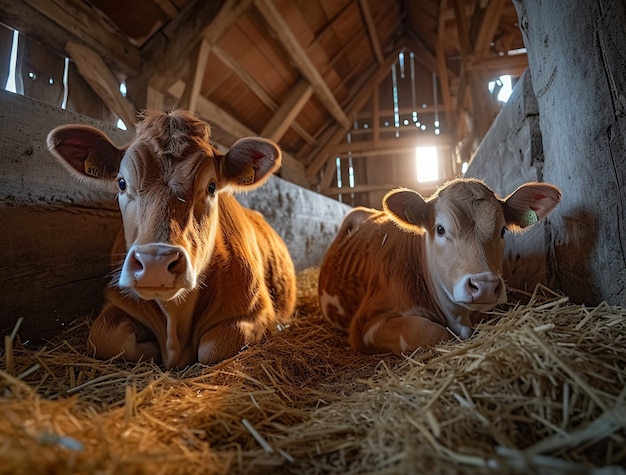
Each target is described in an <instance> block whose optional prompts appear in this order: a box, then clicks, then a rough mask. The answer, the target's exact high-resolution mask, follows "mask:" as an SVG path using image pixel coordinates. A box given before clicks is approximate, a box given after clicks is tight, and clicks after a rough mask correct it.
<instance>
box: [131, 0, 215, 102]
mask: <svg viewBox="0 0 626 475" xmlns="http://www.w3.org/2000/svg"><path fill="white" fill-rule="evenodd" d="M222 3H223V2H222V1H211V2H208V1H205V0H193V1H192V2H190V3H189V4H188V5H187V7H185V9H184V10H183V11H182V12H180V14H178V16H176V18H174V19H173V20H172V21H171V22H169V23H168V24H167V25H165V27H163V28H162V29H161V31H159V33H158V34H156V35H155V36H154V37H152V38H151V39H150V40H149V41H148V43H146V45H145V46H144V47H143V49H142V53H143V57H144V59H145V63H144V68H143V71H142V73H141V78H139V79H136V81H137V82H138V83H139V84H141V82H145V83H147V82H149V81H150V80H151V79H152V78H153V76H155V75H157V76H159V77H160V78H161V79H163V84H161V87H162V89H160V90H161V92H165V91H166V90H167V89H168V88H169V87H170V86H171V85H172V84H174V83H175V82H176V81H177V80H178V79H179V78H180V75H181V71H184V67H185V63H186V62H187V61H188V59H189V55H190V53H191V52H192V51H193V50H194V48H195V47H196V46H197V45H198V44H199V43H200V40H201V39H202V37H203V36H204V33H205V32H206V31H207V30H208V29H209V28H211V26H212V25H213V19H214V18H215V17H216V15H217V14H218V11H219V9H220V6H221V5H222ZM209 43H210V42H209ZM144 100H145V99H144ZM135 102H136V104H137V106H138V107H141V106H142V104H141V103H140V101H135Z"/></svg>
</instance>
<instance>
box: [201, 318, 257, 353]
mask: <svg viewBox="0 0 626 475" xmlns="http://www.w3.org/2000/svg"><path fill="white" fill-rule="evenodd" d="M265 330H266V328H265V325H263V324H262V323H261V321H260V319H256V318H250V317H246V318H235V319H230V320H226V321H224V322H221V323H219V324H217V325H216V326H214V327H213V328H211V329H210V330H208V331H207V332H206V333H204V335H202V337H201V339H200V344H199V345H198V361H199V362H200V363H202V364H214V363H219V362H220V361H223V360H225V359H227V358H230V357H231V356H235V355H236V354H237V353H239V352H240V351H241V349H242V348H243V347H244V346H246V345H251V344H253V343H257V342H259V341H260V340H261V339H262V338H263V336H264V335H265Z"/></svg>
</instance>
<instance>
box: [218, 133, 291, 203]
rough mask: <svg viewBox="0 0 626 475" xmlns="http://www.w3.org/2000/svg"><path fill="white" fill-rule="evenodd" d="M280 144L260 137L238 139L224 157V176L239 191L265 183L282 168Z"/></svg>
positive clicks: (222, 165)
mask: <svg viewBox="0 0 626 475" xmlns="http://www.w3.org/2000/svg"><path fill="white" fill-rule="evenodd" d="M281 161H282V153H281V151H280V148H279V147H278V145H276V144H275V143H274V142H272V141H271V140H268V139H264V138H260V137H246V138H243V139H239V140H237V142H235V143H234V145H233V146H232V148H231V149H230V150H229V151H228V153H226V155H224V157H223V158H222V164H221V171H222V178H223V179H224V180H225V181H226V182H227V183H228V184H229V185H230V186H231V187H232V188H233V189H234V190H238V191H245V190H251V189H254V188H256V187H258V186H261V185H262V184H263V183H265V182H266V181H267V180H268V179H269V177H270V176H271V175H272V173H274V172H275V171H276V170H278V169H279V168H280V165H281Z"/></svg>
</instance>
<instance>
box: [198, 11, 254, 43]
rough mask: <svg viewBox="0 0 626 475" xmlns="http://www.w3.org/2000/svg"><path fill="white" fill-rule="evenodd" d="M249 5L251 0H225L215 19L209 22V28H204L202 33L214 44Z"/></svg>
mask: <svg viewBox="0 0 626 475" xmlns="http://www.w3.org/2000/svg"><path fill="white" fill-rule="evenodd" d="M207 3H208V2H207ZM250 5H252V0H226V2H224V5H223V6H222V8H220V11H219V12H218V14H217V16H216V17H215V19H214V20H213V21H212V22H211V25H210V28H205V29H204V32H203V33H202V34H203V35H204V37H205V38H206V40H207V41H208V42H209V44H210V45H216V44H217V42H218V41H219V40H220V38H221V37H222V36H223V35H224V33H225V32H226V31H227V30H229V29H230V27H231V26H233V25H234V24H235V23H236V22H237V20H239V17H240V16H241V14H242V13H243V12H245V11H246V10H247V9H248V8H249V7H250ZM207 26H209V25H207Z"/></svg>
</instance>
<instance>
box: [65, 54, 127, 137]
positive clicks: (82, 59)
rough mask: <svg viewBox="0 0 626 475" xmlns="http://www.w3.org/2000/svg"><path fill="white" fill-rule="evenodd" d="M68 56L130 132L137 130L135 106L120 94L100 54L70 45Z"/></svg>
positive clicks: (118, 84)
mask: <svg viewBox="0 0 626 475" xmlns="http://www.w3.org/2000/svg"><path fill="white" fill-rule="evenodd" d="M65 49H66V51H67V54H68V55H69V57H70V58H72V60H73V61H74V63H75V64H76V67H77V68H78V72H79V73H80V75H81V76H82V77H83V78H84V79H85V81H87V83H88V84H89V85H90V86H91V88H92V89H93V90H94V91H96V94H98V96H100V98H101V99H102V100H103V101H104V103H105V104H106V105H107V106H108V107H109V109H111V110H112V111H113V112H114V113H115V114H116V115H117V116H118V117H119V118H120V119H122V120H123V121H124V124H126V127H127V128H128V129H129V130H132V129H134V128H135V121H136V119H137V117H136V113H135V106H134V105H133V104H131V102H130V101H129V100H127V99H126V98H125V97H123V96H122V94H121V93H120V83H119V82H118V80H117V79H115V76H114V75H113V73H112V72H111V70H110V69H109V68H108V66H107V65H106V63H105V62H104V60H103V59H102V58H101V57H100V55H99V54H98V53H96V52H95V51H94V50H92V49H91V48H89V47H88V46H85V45H81V44H78V43H71V42H70V43H68V44H67V45H66V46H65Z"/></svg>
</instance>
